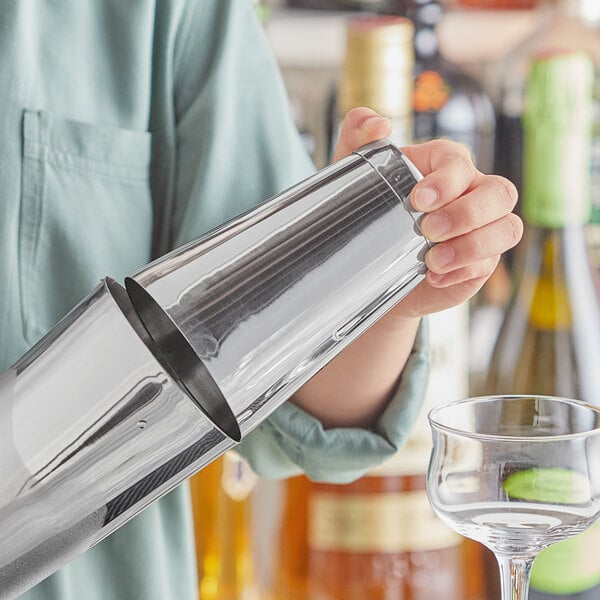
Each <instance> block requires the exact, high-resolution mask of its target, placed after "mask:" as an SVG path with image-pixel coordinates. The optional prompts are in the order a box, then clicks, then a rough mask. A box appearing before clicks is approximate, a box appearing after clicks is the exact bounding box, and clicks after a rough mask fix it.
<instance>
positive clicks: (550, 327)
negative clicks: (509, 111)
mask: <svg viewBox="0 0 600 600" xmlns="http://www.w3.org/2000/svg"><path fill="white" fill-rule="evenodd" d="M593 80H594V69H593V65H592V61H591V60H590V58H589V56H588V55H587V54H586V53H583V52H569V51H560V52H554V53H552V52H544V53H543V54H542V55H541V56H540V57H538V58H537V59H536V60H535V61H534V62H533V63H532V68H531V70H530V76H529V78H528V83H527V86H526V92H525V104H524V108H525V110H524V113H523V130H524V142H525V144H524V153H523V157H524V173H523V194H522V196H523V198H522V202H523V205H522V212H523V218H524V221H525V235H524V238H523V241H522V242H521V243H520V244H519V249H518V250H519V252H518V254H517V261H516V263H515V266H516V269H515V271H516V278H515V279H516V282H517V284H516V286H515V294H514V296H513V298H512V300H511V303H510V305H509V307H508V310H507V311H506V314H505V317H504V322H503V324H502V328H501V331H500V335H499V337H498V341H497V343H496V346H495V348H494V352H493V356H492V361H491V366H490V369H489V373H488V378H487V381H486V384H485V387H484V388H483V389H482V390H481V393H482V394H498V393H510V394H546V395H559V396H563V397H567V398H577V399H580V400H584V401H586V402H590V403H594V404H598V402H599V400H600V371H599V370H598V365H599V364H600V336H599V332H600V302H599V298H598V290H597V289H595V287H596V284H595V281H594V280H597V279H598V274H597V273H596V272H595V271H594V269H593V268H592V266H591V264H590V262H589V256H588V252H587V247H586V246H587V244H586V240H585V224H586V222H587V219H588V218H589V210H590V193H589V185H590V179H591V175H590V168H589V164H590V159H591V146H592V142H591V138H592V125H593V123H592V114H593V102H592V85H593ZM519 417H520V415H518V414H516V415H515V416H514V418H515V420H517V419H519ZM599 544H600V524H596V525H594V526H592V527H591V528H590V529H588V530H587V531H586V532H584V533H583V534H580V535H578V536H575V537H573V538H570V539H569V540H565V541H563V542H560V543H558V544H555V545H553V546H551V547H549V548H547V549H546V550H544V551H543V552H542V553H540V555H539V556H538V557H537V559H536V561H535V563H534V565H533V570H532V577H531V589H530V592H529V599H530V600H597V599H598V598H600V557H599V555H598V552H597V549H598V546H599ZM490 573H492V574H495V573H497V567H496V566H495V565H492V566H491V567H490ZM499 598H500V591H499V587H498V588H497V590H496V593H495V594H494V595H493V596H491V600H497V599H499Z"/></svg>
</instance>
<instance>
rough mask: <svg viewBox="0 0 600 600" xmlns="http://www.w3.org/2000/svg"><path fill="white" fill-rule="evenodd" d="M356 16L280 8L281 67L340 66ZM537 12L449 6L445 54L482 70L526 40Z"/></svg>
mask: <svg viewBox="0 0 600 600" xmlns="http://www.w3.org/2000/svg"><path fill="white" fill-rule="evenodd" d="M353 14H354V15H355V14H356V13H347V12H329V11H319V10H304V9H293V8H284V7H280V8H278V7H276V8H274V9H273V12H272V15H271V18H270V20H269V22H268V23H267V28H266V29H267V35H268V36H269V39H270V41H271V44H272V45H273V48H274V50H275V54H276V56H277V58H278V60H279V62H280V64H281V66H282V67H284V68H287V67H291V68H299V67H319V68H326V67H333V68H335V67H337V66H339V65H340V63H341V61H342V59H343V55H344V39H345V38H344V32H345V23H346V21H347V19H348V18H349V17H350V16H351V15H353ZM535 24H536V14H535V11H533V10H491V9H490V10H477V9H466V8H459V7H454V8H453V7H450V8H449V9H448V10H447V12H446V14H445V16H444V19H443V21H442V22H441V23H440V26H439V36H440V43H441V47H442V52H443V53H444V55H445V56H446V58H448V59H449V60H451V61H453V62H456V63H458V64H461V65H464V66H465V68H467V69H469V70H471V71H477V70H479V69H480V68H481V64H482V63H483V64H485V63H486V62H489V61H494V60H497V59H498V58H501V57H502V56H504V55H505V54H506V53H507V52H508V51H509V50H510V49H511V48H514V47H515V46H516V44H517V43H518V42H519V41H520V40H522V39H525V38H526V37H527V35H528V34H529V33H530V32H531V31H532V30H533V28H534V27H535Z"/></svg>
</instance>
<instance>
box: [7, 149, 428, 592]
mask: <svg viewBox="0 0 600 600" xmlns="http://www.w3.org/2000/svg"><path fill="white" fill-rule="evenodd" d="M419 177H420V175H419V174H418V172H417V171H416V169H415V168H414V166H412V165H411V164H410V163H409V162H408V161H407V160H406V159H405V158H404V157H403V155H402V154H401V153H400V152H399V151H398V150H397V149H396V148H394V147H392V146H391V145H389V144H388V143H385V142H379V143H377V144H374V145H371V146H369V147H366V148H364V149H362V150H361V151H360V152H358V153H356V154H354V155H353V156H351V157H348V158H346V159H345V160H342V161H340V162H338V163H336V164H335V165H334V166H331V167H329V168H327V169H324V170H322V171H320V172H319V173H317V174H315V175H314V176H313V177H311V178H309V179H307V180H306V181H304V182H302V183H300V184H299V185H297V186H295V187H293V188H291V189H290V190H288V191H286V192H284V193H283V194H281V195H279V196H277V197H275V198H273V199H271V200H270V201H268V202H266V203H265V204H263V205H261V206H259V207H258V208H256V209H254V210H252V211H250V212H248V213H246V214H245V215H243V216H241V217H239V218H237V219H235V220H234V221H232V222H231V223H229V224H227V225H225V226H223V227H221V228H219V229H217V230H215V231H213V232H212V233H210V234H208V235H207V236H205V237H204V238H202V239H200V240H198V241H196V242H194V243H192V244H190V245H188V246H186V247H184V248H181V249H179V250H177V251H176V252H174V253H172V254H170V255H168V256H166V257H164V258H162V259H161V260H158V261H156V262H155V263H153V264H151V265H149V266H148V267H147V268H145V269H144V270H142V271H141V272H139V273H138V274H137V275H135V277H134V278H130V279H127V280H126V287H127V293H126V292H125V290H124V289H123V288H122V287H121V286H120V285H118V284H117V283H116V282H114V281H111V280H108V279H107V280H105V281H103V282H102V283H101V284H100V285H99V286H98V287H97V288H96V289H95V290H93V291H92V292H91V294H90V295H89V296H88V297H87V298H86V299H85V300H84V301H82V302H81V303H80V304H79V305H78V306H77V307H76V308H75V309H73V311H72V312H71V313H70V314H69V315H67V316H66V317H65V318H64V319H63V320H62V321H61V322H60V323H59V324H58V325H57V326H56V327H55V328H54V329H53V330H52V331H51V332H50V333H49V334H48V335H47V336H46V337H45V338H43V339H42V340H41V341H40V342H38V344H36V345H35V346H34V347H33V348H32V349H31V350H30V351H29V352H28V353H27V354H25V355H24V356H23V357H22V358H21V359H20V360H19V361H18V362H17V363H16V364H15V365H14V366H13V367H11V368H10V369H9V370H8V371H7V372H5V373H4V374H3V375H1V376H0V599H1V600H5V599H9V598H15V597H16V596H17V595H19V594H20V593H22V592H23V591H25V590H26V589H28V588H30V587H32V586H33V585H35V584H36V583H38V582H39V581H41V580H42V579H44V578H45V577H46V576H48V575H50V574H51V573H52V572H54V571H56V570H57V569H58V568H60V567H61V566H63V565H64V564H66V563H67V562H68V561H70V560H71V559H72V558H74V557H75V556H77V555H78V554H80V553H82V552H83V551H85V550H87V549H88V548H89V547H91V546H92V545H94V544H95V543H96V542H98V541H99V540H101V539H102V538H103V537H105V536H106V535H108V534H109V533H111V532H112V531H114V530H115V529H116V528H117V527H119V526H120V525H122V524H123V523H125V522H126V521H127V520H129V519H130V518H131V517H132V516H134V515H135V514H136V513H137V512H139V511H140V510H141V509H142V508H144V507H145V506H146V505H147V504H149V503H150V502H152V501H154V500H156V499H157V498H159V497H160V496H162V495H163V494H164V493H166V492H167V491H169V490H170V489H171V488H173V487H174V486H175V485H176V484H178V483H180V482H181V481H183V480H184V479H185V478H186V477H189V476H191V475H192V474H193V473H195V472H196V471H198V470H200V469H201V468H202V467H203V466H205V465H206V464H207V463H208V462H210V461H211V460H213V459H215V458H216V457H217V456H219V455H220V454H222V453H223V452H225V451H226V450H227V449H229V448H231V447H232V446H233V445H234V444H235V443H236V442H237V441H239V440H240V439H241V438H242V437H243V436H244V435H246V434H247V433H248V432H249V431H251V430H252V429H253V428H254V427H256V426H257V425H258V424H259V423H260V422H261V421H263V420H264V419H265V418H266V417H267V416H268V415H269V414H271V413H272V412H273V411H274V410H275V409H276V408H277V407H278V406H279V405H280V404H281V403H282V402H283V401H284V400H286V399H287V398H289V397H290V396H291V395H292V394H293V393H294V392H295V391H296V390H297V389H298V388H299V387H300V386H301V385H302V384H303V383H304V382H306V381H307V380H308V379H309V378H310V377H311V376H312V375H313V374H314V373H316V372H317V371H318V370H319V369H321V368H322V367H323V366H324V365H325V364H326V363H327V362H328V361H329V360H331V359H332V358H333V357H334V356H335V355H337V354H338V353H339V352H340V351H341V350H342V349H343V348H344V347H345V346H347V345H348V344H349V343H350V342H351V341H353V340H354V339H355V338H356V337H358V335H359V334H360V333H362V332H363V331H364V330H365V329H366V328H367V327H369V326H370V325H371V324H372V323H374V322H375V321H376V320H377V319H378V318H379V317H381V316H382V315H383V314H384V313H385V312H386V311H387V310H389V309H390V308H391V307H392V306H393V305H394V304H396V303H397V302H398V301H399V300H400V299H401V298H402V297H403V296H404V295H405V294H407V293H408V292H409V291H410V290H412V289H413V288H414V286H415V285H416V284H417V283H419V282H420V281H421V280H422V279H423V277H424V273H425V266H424V263H423V255H424V253H425V251H426V250H427V243H426V242H425V240H424V238H423V237H422V236H421V234H420V232H419V229H418V226H417V219H418V216H419V215H417V214H414V213H413V212H412V211H411V209H410V207H409V205H408V202H407V198H408V194H409V193H410V190H411V189H412V187H413V185H414V184H415V182H416V181H417V180H418V178H419Z"/></svg>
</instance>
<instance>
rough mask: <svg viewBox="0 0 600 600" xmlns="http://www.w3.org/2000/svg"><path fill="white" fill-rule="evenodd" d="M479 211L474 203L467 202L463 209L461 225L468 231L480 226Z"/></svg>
mask: <svg viewBox="0 0 600 600" xmlns="http://www.w3.org/2000/svg"><path fill="white" fill-rule="evenodd" d="M480 219H481V217H480V209H479V206H478V205H477V204H476V203H475V202H467V203H466V204H465V206H464V208H463V216H462V220H463V224H464V226H465V227H466V228H468V229H475V228H476V227H478V226H479V225H480Z"/></svg>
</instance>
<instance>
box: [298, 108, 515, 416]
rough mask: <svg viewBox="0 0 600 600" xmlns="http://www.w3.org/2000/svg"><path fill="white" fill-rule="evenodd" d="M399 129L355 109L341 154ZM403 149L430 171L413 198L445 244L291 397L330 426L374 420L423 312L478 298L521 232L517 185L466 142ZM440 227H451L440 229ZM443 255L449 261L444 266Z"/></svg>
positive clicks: (434, 237)
mask: <svg viewBox="0 0 600 600" xmlns="http://www.w3.org/2000/svg"><path fill="white" fill-rule="evenodd" d="M390 133H391V126H390V122H389V120H388V119H386V118H384V117H381V116H380V115H378V114H377V113H375V112H373V111H372V110H370V109H368V108H357V109H354V110H352V111H350V112H349V113H348V115H347V116H346V118H345V119H344V122H343V123H342V129H341V133H340V141H339V143H338V146H337V149H336V152H335V155H334V160H339V159H340V158H343V157H344V156H347V155H348V154H350V153H352V152H353V151H354V150H356V149H357V148H360V147H361V146H364V145H365V144H368V143H370V142H374V141H375V140H378V139H381V138H384V137H386V136H388V135H389V134H390ZM402 150H403V151H404V152H405V154H406V155H407V156H408V157H409V158H410V159H411V160H412V161H413V162H414V163H415V165H416V166H417V168H418V169H419V170H420V171H421V172H422V173H423V175H424V176H425V177H424V179H423V180H422V181H420V182H419V183H418V184H417V185H416V186H415V188H414V190H413V192H412V194H411V202H412V203H413V205H414V207H415V208H416V209H418V210H420V211H422V212H424V213H426V214H425V216H424V217H423V220H422V221H421V227H422V230H423V233H424V235H425V237H426V238H427V239H429V240H431V241H432V242H436V243H437V245H436V246H434V247H433V248H432V249H431V250H429V252H427V254H426V257H425V261H426V263H427V267H428V271H427V276H426V278H425V280H424V281H422V282H421V283H420V284H419V285H418V286H417V287H416V288H415V289H414V290H413V291H412V292H411V293H410V294H408V295H407V296H406V298H404V299H403V300H402V301H401V302H399V303H398V304H397V305H396V307H395V308H394V309H393V310H391V311H390V312H388V313H387V314H386V315H384V316H383V317H382V318H381V319H380V320H379V321H378V322H377V323H375V324H374V325H373V326H372V327H370V328H369V329H368V330H367V331H365V332H364V333H363V334H362V335H361V336H360V337H359V338H358V339H357V340H355V341H354V342H353V343H352V344H350V346H348V348H346V349H345V350H344V351H343V352H341V353H340V354H339V355H338V356H337V357H336V358H335V359H334V360H333V361H331V363H329V364H328V365H327V366H326V367H325V368H323V369H322V370H321V371H319V373H317V374H316V375H315V376H314V377H313V378H312V379H311V380H310V381H308V382H307V383H306V384H305V385H304V386H303V387H302V388H301V389H300V390H298V392H297V393H296V394H295V396H294V398H293V400H292V401H293V402H295V403H296V404H297V405H298V406H300V407H301V408H303V409H304V410H306V411H307V412H309V413H311V414H312V415H314V416H315V417H317V418H318V419H320V420H321V422H322V423H323V425H324V427H356V426H360V427H371V426H373V425H374V424H375V423H376V421H377V419H378V417H379V415H380V414H381V411H382V410H383V409H384V407H385V406H386V404H387V402H388V399H389V397H390V395H391V394H392V393H393V391H394V389H396V386H397V383H398V379H399V376H400V374H401V372H402V370H403V369H404V366H405V364H406V361H407V359H408V357H409V355H410V353H411V350H412V348H413V343H414V339H415V335H416V332H417V328H418V326H419V322H420V317H421V316H423V315H426V314H429V313H432V312H436V311H439V310H442V309H445V308H450V307H451V306H456V305H458V304H461V303H462V302H464V301H466V300H468V299H469V298H470V297H471V296H473V295H474V294H475V293H476V292H477V291H478V290H479V289H480V288H481V287H482V286H483V284H484V283H485V281H486V280H487V279H488V277H489V276H490V275H491V274H492V272H493V271H494V269H495V268H496V265H497V264H498V259H499V257H500V254H501V253H502V252H504V251H505V250H508V249H509V248H510V247H512V246H514V245H515V244H516V243H517V242H518V241H519V239H520V237H521V234H522V229H523V227H522V224H521V220H520V219H519V218H518V217H517V216H516V215H514V214H511V211H512V209H513V207H514V205H515V203H516V200H517V194H516V191H515V188H514V186H513V185H512V184H511V183H509V182H508V181H507V180H506V179H503V178H502V177H496V176H493V175H484V174H483V173H480V172H479V171H477V169H475V167H474V166H473V162H472V161H471V157H470V155H469V153H468V151H467V149H466V148H464V147H463V146H461V145H459V144H455V143H453V142H448V141H434V142H428V143H425V144H419V145H415V146H407V147H406V148H402ZM428 199H430V200H433V202H432V203H426V200H428ZM440 224H446V225H447V227H446V229H445V230H444V231H440V230H439V228H438V230H436V226H438V227H439V225H440ZM444 258H449V259H450V260H449V262H448V261H446V262H445V263H444V264H442V262H443V259H444Z"/></svg>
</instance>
